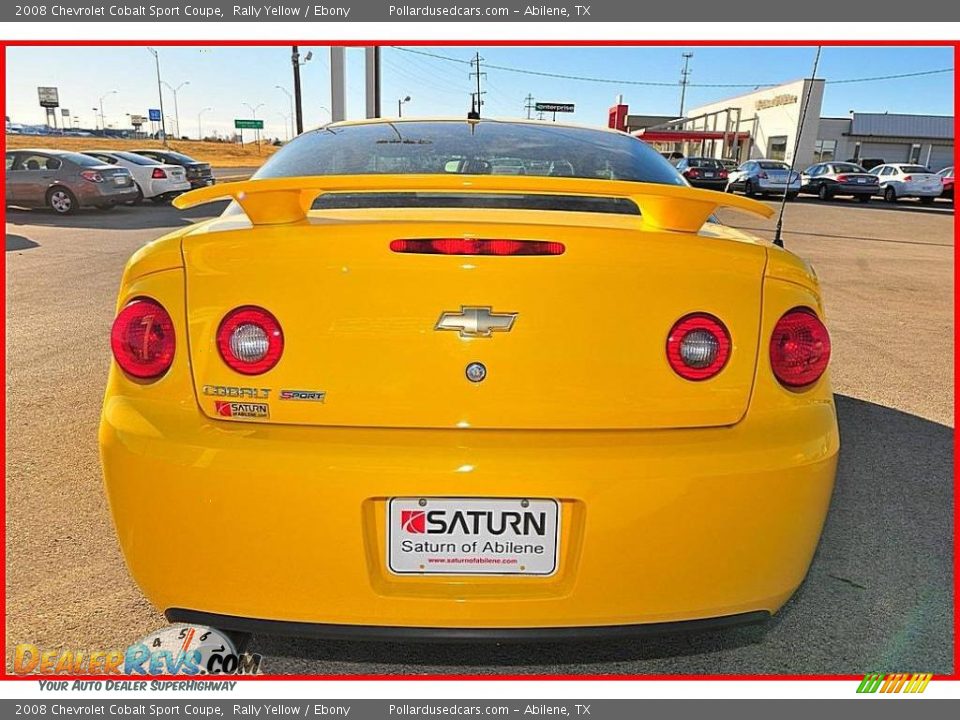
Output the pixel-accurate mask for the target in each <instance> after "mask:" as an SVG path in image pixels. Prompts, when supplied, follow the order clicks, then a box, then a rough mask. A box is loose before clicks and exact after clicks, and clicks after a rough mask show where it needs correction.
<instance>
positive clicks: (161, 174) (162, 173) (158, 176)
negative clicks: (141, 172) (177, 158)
mask: <svg viewBox="0 0 960 720" xmlns="http://www.w3.org/2000/svg"><path fill="white" fill-rule="evenodd" d="M150 177H152V178H153V179H154V180H164V179H166V177H167V171H166V170H164V169H163V168H154V169H153V172H152V173H151V174H150Z"/></svg>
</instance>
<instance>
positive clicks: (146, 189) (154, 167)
mask: <svg viewBox="0 0 960 720" xmlns="http://www.w3.org/2000/svg"><path fill="white" fill-rule="evenodd" d="M83 154H84V155H89V156H90V157H94V158H96V159H97V160H100V161H101V162H104V163H107V164H108V165H116V166H117V167H124V168H126V169H127V170H129V171H130V174H131V175H133V181H134V182H135V183H136V184H137V189H138V190H139V191H140V194H139V196H138V197H137V199H136V200H134V203H137V202H140V201H141V200H143V199H144V198H146V199H147V200H152V201H153V202H157V203H160V202H168V201H169V200H171V199H173V198H174V197H176V196H177V195H179V194H180V193H182V192H186V191H187V190H189V189H190V181H189V180H187V172H186V170H184V169H183V168H182V167H181V166H180V165H165V164H164V163H160V162H157V161H156V160H152V159H151V158H148V157H143V155H137V154H136V153H132V152H125V151H123V150H85V151H84V153H83Z"/></svg>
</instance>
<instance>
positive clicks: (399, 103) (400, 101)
mask: <svg viewBox="0 0 960 720" xmlns="http://www.w3.org/2000/svg"><path fill="white" fill-rule="evenodd" d="M408 102H410V96H409V95H407V96H406V97H403V98H399V99H398V100H397V117H398V118H402V117H403V104H404V103H408Z"/></svg>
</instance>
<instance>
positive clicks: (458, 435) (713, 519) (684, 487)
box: [100, 120, 839, 638]
mask: <svg viewBox="0 0 960 720" xmlns="http://www.w3.org/2000/svg"><path fill="white" fill-rule="evenodd" d="M224 198H232V199H233V200H234V203H233V204H232V205H231V206H230V207H229V208H228V209H227V211H226V212H224V213H223V215H222V216H220V217H218V218H216V219H213V220H210V221H207V222H201V223H198V224H195V225H191V226H189V227H186V228H183V229H180V230H177V231H175V232H174V233H172V234H170V235H168V236H166V237H164V238H161V239H160V240H158V241H156V242H154V243H152V244H150V245H148V246H147V247H145V248H143V249H141V250H140V251H138V252H137V253H136V254H135V255H134V256H133V258H131V260H130V262H129V264H128V266H127V268H126V271H125V273H124V277H123V281H122V285H121V289H120V295H119V299H118V304H117V317H116V321H115V323H114V326H113V330H112V337H111V340H112V348H113V354H114V363H113V367H112V369H111V371H110V378H109V383H108V387H107V393H106V398H105V401H104V408H103V418H102V424H101V428H100V445H101V452H102V458H103V467H104V474H105V477H106V489H107V493H108V495H109V499H110V505H111V508H112V512H113V516H114V519H115V523H116V528H117V533H118V535H119V539H120V544H121V546H122V548H123V551H124V553H125V556H126V559H127V562H128V565H129V568H130V571H131V573H132V574H133V577H134V578H135V579H136V581H137V582H138V583H139V585H140V587H141V588H142V589H143V591H144V592H145V593H146V595H147V596H148V597H149V599H150V600H151V601H152V602H153V603H154V604H155V605H157V606H158V607H159V608H161V609H162V610H163V611H165V613H166V615H167V617H168V618H170V619H171V620H177V621H184V622H202V623H205V624H207V625H211V626H214V627H219V628H223V629H228V630H229V629H234V630H252V629H259V630H266V631H277V632H295V633H313V634H315V635H318V636H324V635H326V636H337V635H351V636H358V637H417V638H480V637H487V638H490V637H493V638H510V637H514V638H525V637H541V636H542V637H565V636H566V637H574V636H584V635H586V636H593V637H596V636H600V635H604V634H609V633H612V632H617V633H620V632H623V631H624V627H623V626H631V629H634V630H649V629H651V628H654V629H656V628H661V627H663V624H664V623H678V622H683V621H694V622H693V623H692V626H697V625H698V624H699V625H704V624H718V625H723V624H727V623H731V622H738V621H743V620H749V619H757V618H760V617H765V616H766V615H768V614H769V613H772V612H775V611H776V610H777V609H778V608H780V606H781V605H783V604H784V602H786V600H787V599H788V598H789V597H790V595H791V594H792V593H793V592H794V590H795V589H796V588H797V587H798V585H799V584H800V583H801V581H802V580H803V578H804V575H805V574H806V572H807V568H808V566H809V564H810V561H811V558H812V556H813V552H814V549H815V547H816V544H817V541H818V538H819V536H820V532H821V528H822V526H823V522H824V517H825V515H826V512H827V507H828V503H829V498H830V494H831V489H832V486H833V482H834V475H835V470H836V461H837V452H838V447H839V437H838V432H837V423H836V413H835V409H834V404H833V396H832V393H831V389H830V382H829V378H828V374H827V372H826V368H827V363H828V360H829V356H830V340H829V337H828V335H827V330H826V329H825V327H824V324H823V321H822V318H823V307H822V304H821V299H820V292H819V287H818V283H817V280H816V276H815V274H814V273H813V271H812V269H811V267H810V266H809V265H808V264H807V263H806V262H804V261H803V260H801V259H799V258H798V257H796V256H795V255H793V254H791V253H789V252H787V251H785V250H783V249H782V248H779V247H776V246H774V245H772V244H770V243H768V242H765V241H763V240H760V239H757V238H754V237H751V236H748V235H745V234H743V233H741V232H738V231H736V230H733V229H731V228H728V227H725V226H723V225H720V224H718V222H717V221H716V219H715V218H714V217H713V213H714V211H715V210H717V209H718V208H722V207H730V208H736V209H739V210H743V211H747V212H752V213H756V214H759V215H762V216H769V215H770V214H771V213H772V211H771V210H770V209H769V208H768V207H767V206H765V205H763V204H760V203H758V202H754V201H753V200H750V199H748V198H744V197H738V196H734V195H729V194H723V193H719V192H713V191H709V190H698V189H694V188H690V187H688V186H687V184H686V183H685V182H684V180H683V179H682V178H681V177H680V176H679V174H678V173H677V171H676V170H675V169H674V168H673V167H671V166H670V165H669V163H668V162H667V161H666V160H664V159H663V158H662V157H660V155H659V154H658V153H656V152H655V151H654V150H653V149H651V148H650V147H648V146H647V145H645V144H644V143H642V142H641V141H639V140H637V139H635V138H632V137H630V136H628V135H625V134H622V133H618V132H614V131H605V130H596V129H588V128H581V127H571V126H564V125H560V124H554V123H536V122H498V121H493V120H482V121H459V120H458V121H451V120H445V121H444V120H438V121H422V120H411V121H365V122H359V123H340V124H334V125H330V126H327V127H324V128H321V129H319V130H315V131H313V132H309V133H306V134H305V135H302V136H301V137H299V138H297V139H296V140H294V141H292V142H291V143H289V144H288V145H287V146H286V147H284V148H283V149H282V150H281V151H280V152H278V153H277V154H276V155H275V156H274V157H273V158H271V159H270V160H269V161H268V162H267V163H266V165H264V167H263V168H262V169H261V170H260V172H258V173H257V175H256V176H255V177H254V178H253V179H252V180H250V181H247V182H241V183H232V184H222V185H215V186H212V187H207V188H202V189H199V190H195V191H193V192H190V193H187V194H185V195H182V196H180V197H179V198H177V200H176V201H175V204H176V205H177V206H178V207H181V208H186V207H192V206H195V205H200V204H203V203H208V202H212V201H215V200H219V199H224ZM157 518H161V525H162V528H163V530H162V532H158V529H157V528H158V524H157ZM171 539H175V540H176V543H172V542H171ZM688 626H689V625H688Z"/></svg>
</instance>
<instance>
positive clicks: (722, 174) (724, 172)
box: [718, 170, 727, 180]
mask: <svg viewBox="0 0 960 720" xmlns="http://www.w3.org/2000/svg"><path fill="white" fill-rule="evenodd" d="M718 177H719V178H720V179H721V180H726V179H727V171H726V170H721V171H720V174H719V175H718Z"/></svg>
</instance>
